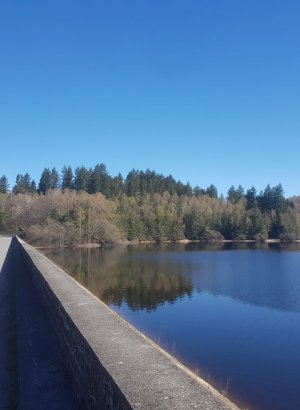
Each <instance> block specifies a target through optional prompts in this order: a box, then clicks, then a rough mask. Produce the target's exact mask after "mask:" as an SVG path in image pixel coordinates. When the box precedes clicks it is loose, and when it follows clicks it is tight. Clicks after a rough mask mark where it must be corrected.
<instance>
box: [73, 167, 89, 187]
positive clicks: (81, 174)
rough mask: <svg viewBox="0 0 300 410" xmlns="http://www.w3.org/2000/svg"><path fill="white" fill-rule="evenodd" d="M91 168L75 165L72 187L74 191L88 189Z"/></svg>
mask: <svg viewBox="0 0 300 410" xmlns="http://www.w3.org/2000/svg"><path fill="white" fill-rule="evenodd" d="M92 173H93V170H92V169H91V168H90V169H87V168H85V167H83V166H81V167H77V168H76V169H75V178H74V189H76V191H86V192H87V191H88V190H89V185H90V179H91V175H92Z"/></svg>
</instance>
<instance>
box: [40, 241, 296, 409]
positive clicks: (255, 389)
mask: <svg viewBox="0 0 300 410" xmlns="http://www.w3.org/2000/svg"><path fill="white" fill-rule="evenodd" d="M44 253H45V254H46V255H47V256H48V257H49V258H50V259H52V260H53V261H54V262H56V263H57V264H58V265H60V266H62V267H63V268H64V269H65V270H67V271H68V272H69V273H71V274H72V275H73V276H74V277H75V278H76V279H77V280H78V281H79V282H80V283H82V284H83V285H84V286H86V287H87V288H88V289H89V290H90V291H91V292H92V293H93V294H95V295H96V296H98V297H99V298H100V299H102V300H103V301H104V302H105V303H107V304H108V305H109V306H110V307H111V308H112V309H113V310H115V311H116V312H117V313H119V314H120V315H121V316H123V317H124V318H125V319H127V320H128V321H129V322H130V323H132V324H133V325H134V326H136V327H137V328H138V329H140V330H141V331H143V332H144V333H145V334H147V335H148V336H149V337H150V338H152V339H153V340H154V341H156V342H157V343H159V344H160V345H161V346H162V347H164V348H165V349H166V350H167V351H169V352H171V353H172V354H173V355H174V356H176V357H177V358H178V359H179V360H180V361H182V362H183V363H185V364H186V365H187V366H188V367H190V368H191V369H193V370H194V371H196V372H197V373H198V374H199V375H200V376H201V377H202V378H204V379H205V380H207V381H208V382H210V383H211V384H212V385H214V386H215V387H216V388H217V389H218V390H220V391H222V392H223V394H225V395H227V396H228V397H229V398H230V399H231V400H233V401H234V402H235V403H237V404H238V405H240V406H241V407H242V408H249V409H255V410H269V409H270V410H282V409H285V410H286V409H287V410H294V409H295V410H299V409H300V246H299V244H295V245H286V246H283V245H280V244H264V245H262V246H256V245H248V244H243V245H235V244H227V243H226V244H218V245H202V244H195V243H191V244H161V245H139V246H127V247H126V246H125V247H114V248H107V249H101V248H93V249H59V250H57V249H56V250H47V251H44Z"/></svg>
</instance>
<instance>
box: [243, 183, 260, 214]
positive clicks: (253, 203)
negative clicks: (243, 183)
mask: <svg viewBox="0 0 300 410" xmlns="http://www.w3.org/2000/svg"><path fill="white" fill-rule="evenodd" d="M245 198H246V201H247V204H246V209H253V208H256V207H257V198H256V189H255V188H254V186H253V187H252V188H250V189H248V190H247V193H246V195H245Z"/></svg>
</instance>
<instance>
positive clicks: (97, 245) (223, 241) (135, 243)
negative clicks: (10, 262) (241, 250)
mask: <svg viewBox="0 0 300 410" xmlns="http://www.w3.org/2000/svg"><path fill="white" fill-rule="evenodd" d="M190 243H199V244H206V245H214V244H226V243H236V244H243V243H245V244H248V243H255V244H259V245H262V244H269V243H278V244H282V245H291V244H295V243H300V239H296V240H295V241H292V242H286V241H281V240H280V239H265V240H264V241H256V240H255V239H219V240H213V241H207V240H201V239H195V240H192V239H179V240H177V241H171V240H165V241H151V240H141V241H123V242H115V243H107V244H100V243H83V244H77V245H41V246H39V245H37V246H36V245H34V244H32V245H31V246H34V247H35V248H36V249H62V248H63V249H64V248H65V249H70V248H73V249H78V248H79V249H93V248H110V247H114V246H138V245H151V244H153V245H155V244H190Z"/></svg>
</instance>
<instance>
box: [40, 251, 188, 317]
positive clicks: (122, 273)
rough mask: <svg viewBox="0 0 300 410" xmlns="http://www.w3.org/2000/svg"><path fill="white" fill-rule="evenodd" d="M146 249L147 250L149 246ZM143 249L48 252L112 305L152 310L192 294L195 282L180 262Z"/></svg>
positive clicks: (47, 252)
mask: <svg viewBox="0 0 300 410" xmlns="http://www.w3.org/2000/svg"><path fill="white" fill-rule="evenodd" d="M144 249H145V250H146V251H147V247H145V248H144ZM139 252H140V250H139ZM139 252H136V251H135V248H131V249H129V248H128V247H114V248H109V249H101V248H92V249H51V250H47V251H45V252H44V253H45V254H46V255H47V256H48V257H49V258H50V259H52V260H53V261H54V262H55V263H57V264H58V265H60V266H61V267H62V268H64V269H65V270H67V271H68V272H69V273H71V274H72V275H73V276H74V277H75V278H76V279H77V280H78V281H79V282H80V283H81V284H83V285H84V286H85V287H87V288H88V289H89V290H90V291H91V292H92V293H93V294H94V295H96V296H97V297H99V298H100V299H101V300H103V301H104V302H105V303H107V304H109V305H110V304H113V305H116V306H119V307H120V306H121V305H122V303H124V302H125V303H126V304H127V305H128V306H129V308H130V309H131V310H133V311H136V310H148V311H151V310H156V308H157V306H159V305H161V304H163V303H166V302H168V303H174V302H175V301H176V300H178V299H180V298H182V297H184V296H191V295H192V293H193V284H192V281H191V279H190V278H189V277H186V276H183V275H182V274H180V273H181V272H182V271H183V269H182V267H181V266H180V264H179V263H178V262H173V261H171V260H160V259H159V258H151V257H147V256H150V255H151V253H150V252H149V253H147V252H146V253H145V254H141V253H139ZM142 255H145V258H143V257H141V256H142Z"/></svg>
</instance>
